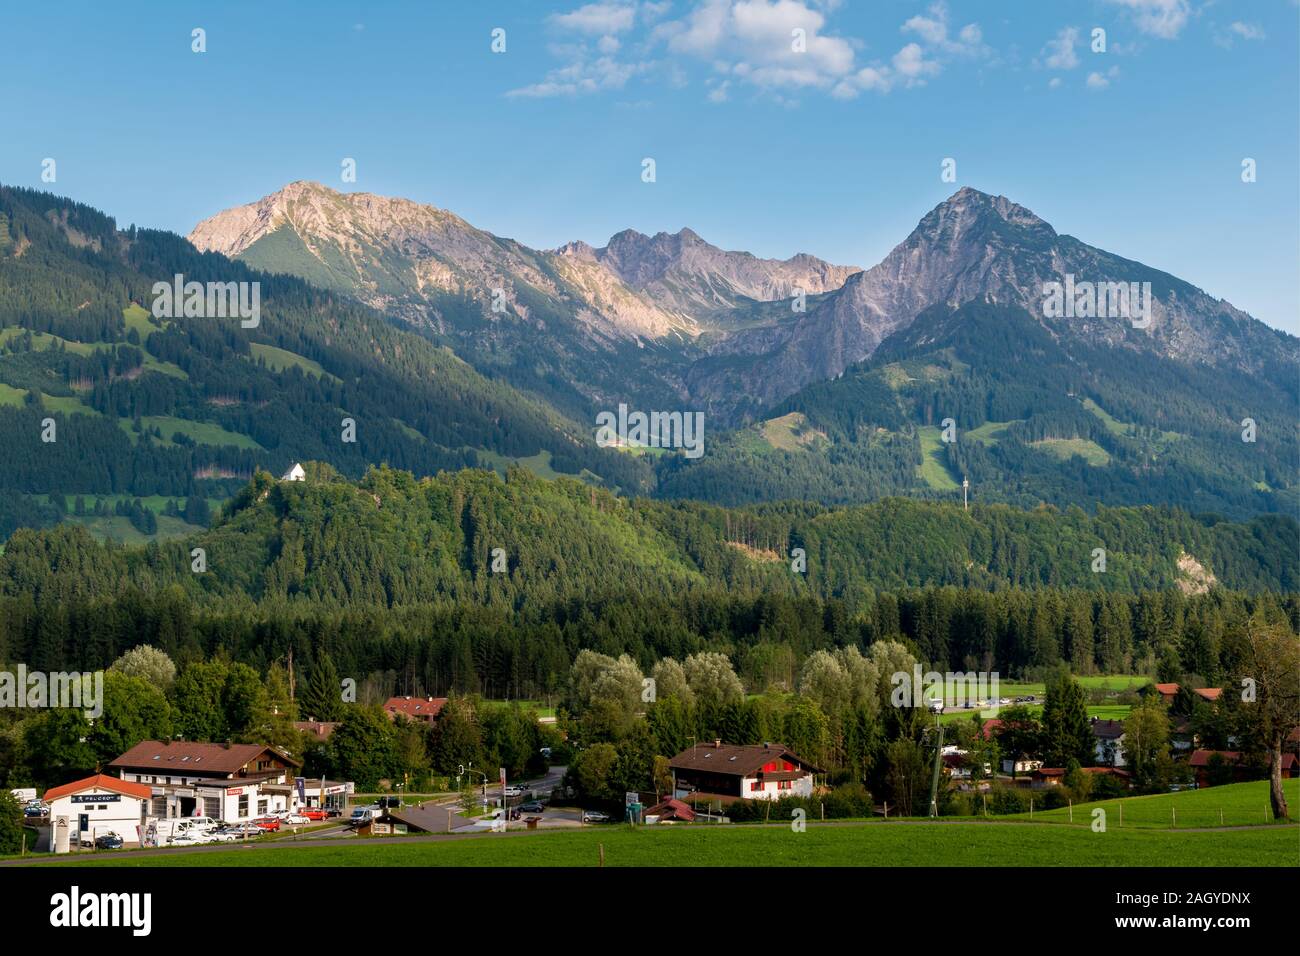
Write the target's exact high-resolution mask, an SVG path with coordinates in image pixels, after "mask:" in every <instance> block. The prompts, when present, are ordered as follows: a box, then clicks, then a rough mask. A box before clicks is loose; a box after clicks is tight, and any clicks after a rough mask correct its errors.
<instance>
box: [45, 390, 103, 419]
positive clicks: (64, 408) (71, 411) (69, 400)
mask: <svg viewBox="0 0 1300 956" xmlns="http://www.w3.org/2000/svg"><path fill="white" fill-rule="evenodd" d="M41 404H42V405H44V406H45V407H46V408H47V409H49V410H50V411H52V412H59V413H61V414H63V415H95V416H98V415H99V412H97V411H95V409H93V408H91V407H90V406H89V405H86V404H84V403H83V402H82V401H81V399H79V398H77V396H75V395H46V394H45V393H44V392H41Z"/></svg>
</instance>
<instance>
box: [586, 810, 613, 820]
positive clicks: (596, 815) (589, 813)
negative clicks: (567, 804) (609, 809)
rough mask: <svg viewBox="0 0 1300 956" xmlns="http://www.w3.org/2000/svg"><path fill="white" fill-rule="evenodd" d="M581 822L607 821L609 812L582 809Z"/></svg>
mask: <svg viewBox="0 0 1300 956" xmlns="http://www.w3.org/2000/svg"><path fill="white" fill-rule="evenodd" d="M582 822H583V823H608V822H609V814H608V813H601V812H600V811H599V810H584V811H582Z"/></svg>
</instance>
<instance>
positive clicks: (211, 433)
mask: <svg viewBox="0 0 1300 956" xmlns="http://www.w3.org/2000/svg"><path fill="white" fill-rule="evenodd" d="M140 421H141V423H142V424H143V425H144V427H145V428H157V429H158V430H159V431H161V432H162V436H163V441H164V444H170V443H171V438H172V435H174V434H176V433H177V432H180V433H181V434H182V435H185V436H186V437H188V438H192V439H193V440H194V441H196V442H198V443H199V444H200V445H214V446H216V447H221V446H223V445H234V446H235V447H236V448H247V449H251V450H255V451H263V450H264V449H263V448H262V446H261V445H259V444H258V443H257V442H255V441H254V440H253V439H251V438H249V437H248V436H247V435H241V434H239V433H238V432H231V431H226V429H224V428H222V427H221V426H220V425H217V424H214V423H212V422H192V421H190V420H189V419H187V418H176V417H174V416H172V415H146V416H144V417H143V418H141V419H140ZM117 423H118V425H119V426H121V428H122V430H123V431H125V432H126V433H127V434H128V435H130V436H131V440H132V441H135V440H136V438H137V437H138V436H137V435H136V433H135V431H134V430H133V429H132V427H131V426H132V422H131V419H129V418H119V419H118V422H117Z"/></svg>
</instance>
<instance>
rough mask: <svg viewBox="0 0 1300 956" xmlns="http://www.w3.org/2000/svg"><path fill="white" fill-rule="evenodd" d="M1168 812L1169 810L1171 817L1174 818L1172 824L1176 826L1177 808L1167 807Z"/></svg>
mask: <svg viewBox="0 0 1300 956" xmlns="http://www.w3.org/2000/svg"><path fill="white" fill-rule="evenodd" d="M1169 812H1170V814H1172V815H1173V819H1174V822H1173V826H1175V827H1176V826H1178V808H1177V807H1170V808H1169Z"/></svg>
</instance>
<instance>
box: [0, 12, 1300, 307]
mask: <svg viewBox="0 0 1300 956" xmlns="http://www.w3.org/2000/svg"><path fill="white" fill-rule="evenodd" d="M4 27H5V29H4V37H5V44H4V49H5V60H6V62H5V68H4V70H3V71H2V72H0V103H2V104H3V105H2V106H0V121H2V124H3V125H2V126H0V129H2V130H3V132H0V182H4V183H9V184H15V185H27V186H36V187H42V188H49V189H52V190H54V191H56V192H59V193H62V194H66V195H69V196H72V197H73V198H75V199H78V200H80V201H83V202H87V203H90V204H92V205H94V206H96V207H99V208H101V209H104V210H105V211H107V212H108V213H110V214H112V215H113V216H115V217H117V219H118V220H119V222H120V223H121V224H123V225H125V224H127V223H130V222H135V223H138V224H141V225H150V226H158V227H163V228H169V229H174V230H176V231H178V232H188V231H189V229H190V228H191V227H192V226H193V225H194V224H195V223H196V222H198V221H199V220H200V219H202V218H205V217H206V216H209V215H211V214H213V213H215V212H217V211H219V210H220V209H223V208H226V207H229V206H232V205H236V204H240V203H245V202H250V201H252V200H254V199H257V198H258V197H260V196H262V195H265V194H266V193H269V192H273V191H274V190H276V189H277V188H279V187H280V186H282V185H284V184H285V183H286V182H290V181H292V180H296V179H314V180H319V181H321V182H324V183H326V184H327V185H331V186H334V187H335V188H339V189H349V190H350V189H360V190H365V191H369V192H376V193H381V194H386V195H400V196H407V197H410V198H412V199H416V200H419V201H422V202H428V203H432V204H435V205H438V206H441V207H444V208H448V209H451V210H452V211H454V212H456V213H457V214H459V215H461V216H463V217H464V218H466V219H468V220H469V221H470V222H472V223H473V224H475V225H477V226H479V227H481V228H484V229H488V230H490V231H492V232H495V233H497V234H500V235H505V236H511V237H513V238H516V239H519V240H521V241H523V242H526V243H528V244H529V245H533V246H539V247H553V246H557V245H559V244H561V243H563V242H566V241H569V240H573V239H583V240H586V241H588V242H591V243H592V244H595V245H602V244H603V243H604V241H605V240H606V239H607V238H608V237H609V236H610V235H612V234H613V233H615V232H618V231H619V230H622V229H625V228H634V229H638V230H640V231H642V232H650V233H652V232H656V231H658V230H668V231H676V230H677V229H679V228H681V227H682V226H690V227H691V228H692V229H694V230H695V231H696V232H698V233H699V234H700V235H702V236H703V237H704V238H705V239H707V240H709V241H710V242H713V243H716V244H717V245H720V246H723V247H726V248H732V249H746V250H749V251H751V252H754V253H756V254H758V255H763V256H776V257H786V256H789V255H793V254H794V253H796V252H810V253H813V254H815V255H818V256H821V257H823V258H826V259H829V260H832V261H834V262H837V263H851V264H856V265H861V266H870V265H872V264H874V263H875V262H877V261H879V260H880V259H881V258H882V257H883V256H884V255H885V254H886V253H887V252H888V251H889V249H890V248H891V247H892V246H893V245H894V244H896V243H897V242H899V241H901V240H902V239H903V238H904V237H905V236H906V235H907V233H908V232H909V231H910V230H911V229H912V227H913V226H915V224H916V222H917V220H918V219H920V217H921V216H922V215H924V214H925V212H927V211H928V210H929V209H930V208H932V207H933V206H934V205H935V204H936V203H938V202H940V201H942V200H943V199H944V198H945V197H946V196H948V195H949V194H951V193H952V192H954V191H955V190H956V189H957V188H958V187H959V186H962V185H970V186H974V187H975V188H977V189H982V190H985V191H987V192H993V193H1001V194H1003V195H1006V196H1009V197H1011V198H1012V199H1014V200H1015V201H1017V202H1019V203H1021V204H1022V205H1025V206H1027V207H1029V208H1030V209H1032V210H1033V211H1034V212H1036V213H1038V214H1039V215H1040V216H1042V217H1043V218H1045V219H1046V220H1048V221H1049V222H1051V223H1052V224H1053V225H1054V226H1055V227H1056V228H1057V229H1058V230H1059V231H1061V232H1066V233H1070V234H1071V235H1074V236H1077V237H1079V238H1080V239H1082V240H1084V241H1086V242H1089V243H1092V244H1094V245H1097V246H1100V247H1102V248H1105V249H1107V250H1109V251H1111V252H1115V253H1117V254H1120V255H1124V256H1128V257H1130V258H1133V259H1137V260H1140V261H1142V262H1145V263H1147V264H1149V265H1151V266H1155V267H1157V268H1161V269H1164V270H1167V271H1169V272H1172V273H1174V274H1175V275H1178V276H1180V277H1181V278H1184V279H1187V280H1188V281H1190V282H1193V283H1194V284H1196V285H1199V286H1201V287H1202V288H1204V289H1206V290H1207V291H1208V292H1210V293H1211V294H1214V295H1217V296H1221V297H1223V298H1226V299H1228V300H1230V301H1231V302H1233V303H1234V304H1236V305H1237V306H1239V307H1241V308H1244V309H1246V310H1247V311H1249V312H1251V313H1252V314H1253V315H1255V316H1257V317H1259V318H1261V319H1263V320H1264V321H1266V322H1268V323H1269V324H1271V325H1274V326H1277V327H1279V328H1285V329H1287V330H1288V331H1291V332H1300V266H1298V257H1300V141H1298V140H1300V7H1298V6H1297V4H1296V3H1295V2H1294V0H1235V2H1234V0H1217V2H1198V0H1079V2H1073V0H1069V2H1066V0H1062V2H1047V3H1044V2H1037V0H1033V2H1031V0H1011V2H998V3H988V2H975V0H947V2H945V3H933V2H928V0H920V2H917V0H870V2H868V0H820V2H818V0H667V2H646V0H627V2H625V0H599V2H596V3H591V4H583V3H581V2H569V3H549V2H523V0H520V2H512V3H493V2H478V3H464V4H459V3H451V2H445V0H435V2H405V3H399V2H365V3H336V2H329V0H317V2H312V3H287V2H285V3H274V4H272V3H263V2H248V3H243V2H229V3H222V4H220V5H217V4H212V3H187V2H183V0H182V2H175V0H172V2H166V3H163V2H157V3H128V2H123V3H121V4H104V3H99V2H95V3H89V2H88V3H72V4H66V3H65V4H58V5H57V9H55V5H53V4H49V5H39V4H23V5H21V6H12V7H10V8H9V9H7V10H6V12H5V22H4ZM196 27H200V28H202V29H204V30H205V31H206V43H207V51H206V52H205V53H194V52H192V50H191V44H192V40H191V31H192V30H193V29H194V28H196ZM495 28H501V29H504V30H505V46H506V49H505V52H504V53H493V52H492V49H491V44H492V31H493V30H494V29H495ZM1095 28H1102V29H1104V30H1105V32H1106V50H1105V52H1104V53H1100V52H1093V50H1092V45H1093V40H1092V31H1093V30H1094V29H1095ZM795 29H801V30H803V31H804V32H803V38H804V42H803V49H802V50H798V51H796V50H795V49H794V48H793V47H794V46H795V45H796V42H797V41H796V39H795V38H794V35H793V33H792V31H793V30H795ZM47 157H49V158H53V159H55V160H56V163H57V181H56V182H55V183H54V184H42V182H41V163H42V160H43V159H45V158H47ZM345 157H351V158H354V159H355V160H356V162H357V181H356V183H355V184H345V183H342V182H341V181H340V163H341V161H342V160H343V159H344V158H345ZM647 157H650V158H653V159H654V160H655V163H656V181H655V182H654V183H644V182H642V178H641V171H642V160H643V159H644V158H647ZM1247 157H1249V158H1252V159H1254V160H1255V161H1256V169H1257V180H1256V182H1254V183H1249V184H1247V183H1243V182H1242V177H1241V164H1242V160H1243V159H1244V158H1247ZM945 158H952V159H955V160H956V182H955V183H947V182H943V181H942V180H941V175H940V173H941V164H942V162H943V160H944V159H945Z"/></svg>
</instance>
